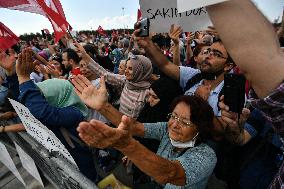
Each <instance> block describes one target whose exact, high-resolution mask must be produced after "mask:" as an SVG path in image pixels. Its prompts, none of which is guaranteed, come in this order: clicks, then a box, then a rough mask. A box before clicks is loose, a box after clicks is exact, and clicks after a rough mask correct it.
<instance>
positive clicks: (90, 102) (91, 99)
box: [71, 75, 108, 110]
mask: <svg viewBox="0 0 284 189" xmlns="http://www.w3.org/2000/svg"><path fill="white" fill-rule="evenodd" d="M71 82H72V84H73V85H74V87H75V92H76V93H77V95H78V96H79V97H80V98H81V100H82V101H83V102H84V103H85V104H86V105H87V106H89V107H90V108H93V109H95V110H100V109H101V108H102V107H103V106H104V105H105V104H106V103H107V101H108V96H107V89H106V85H105V80H104V77H101V79H100V87H99V88H98V89H96V87H94V86H93V85H92V83H91V82H90V81H89V80H88V79H87V78H86V77H84V76H82V75H78V76H75V77H73V79H72V80H71Z"/></svg>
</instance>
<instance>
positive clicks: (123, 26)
mask: <svg viewBox="0 0 284 189" xmlns="http://www.w3.org/2000/svg"><path fill="white" fill-rule="evenodd" d="M121 9H122V17H124V7H122V8H121ZM123 29H124V30H125V24H124V23H123Z"/></svg>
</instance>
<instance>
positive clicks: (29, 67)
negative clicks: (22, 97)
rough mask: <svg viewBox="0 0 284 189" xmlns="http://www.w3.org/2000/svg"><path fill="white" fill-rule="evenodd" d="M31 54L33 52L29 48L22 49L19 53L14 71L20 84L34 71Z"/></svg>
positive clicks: (28, 78)
mask: <svg viewBox="0 0 284 189" xmlns="http://www.w3.org/2000/svg"><path fill="white" fill-rule="evenodd" d="M33 55H34V53H33V51H32V50H31V49H24V50H23V51H22V53H20V54H19V57H18V63H17V64H16V72H17V75H18V79H19V83H20V84H21V83H23V82H25V81H28V80H30V74H31V73H32V72H33V71H34V64H33V59H32V57H33Z"/></svg>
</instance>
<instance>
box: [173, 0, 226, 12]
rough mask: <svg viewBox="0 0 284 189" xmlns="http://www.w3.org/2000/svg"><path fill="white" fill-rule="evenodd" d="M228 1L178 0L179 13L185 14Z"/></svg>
mask: <svg viewBox="0 0 284 189" xmlns="http://www.w3.org/2000/svg"><path fill="white" fill-rule="evenodd" d="M224 1H227V0H177V8H178V12H184V11H188V10H193V9H198V8H200V7H206V6H208V5H214V4H217V3H221V2H224Z"/></svg>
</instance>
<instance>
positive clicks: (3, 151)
mask: <svg viewBox="0 0 284 189" xmlns="http://www.w3.org/2000/svg"><path fill="white" fill-rule="evenodd" d="M0 161H1V162H2V163H3V164H4V165H5V166H6V167H7V168H8V169H9V170H10V171H11V172H12V173H13V174H14V175H15V177H17V179H19V181H21V183H23V185H24V186H26V184H25V182H24V180H23V179H22V177H21V175H20V173H19V171H18V169H17V168H16V166H15V164H14V162H13V160H12V158H11V156H10V154H9V152H8V150H7V148H6V146H5V145H4V144H3V143H2V142H0Z"/></svg>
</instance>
